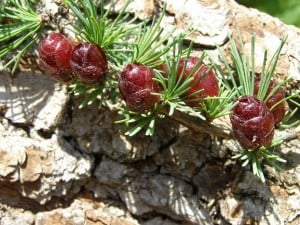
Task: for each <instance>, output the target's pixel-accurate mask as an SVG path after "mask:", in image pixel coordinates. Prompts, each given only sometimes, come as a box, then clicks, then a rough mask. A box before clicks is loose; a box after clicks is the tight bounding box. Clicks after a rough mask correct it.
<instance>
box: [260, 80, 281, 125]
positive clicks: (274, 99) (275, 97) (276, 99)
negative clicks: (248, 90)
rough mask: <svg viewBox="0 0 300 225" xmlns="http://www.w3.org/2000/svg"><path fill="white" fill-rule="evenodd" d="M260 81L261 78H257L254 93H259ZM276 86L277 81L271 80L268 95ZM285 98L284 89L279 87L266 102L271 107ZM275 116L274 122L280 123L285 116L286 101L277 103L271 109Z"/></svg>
mask: <svg viewBox="0 0 300 225" xmlns="http://www.w3.org/2000/svg"><path fill="white" fill-rule="evenodd" d="M259 83H260V79H259V78H256V79H255V85H254V94H255V95H257V93H258V89H259V86H260V85H259ZM275 87H276V83H275V82H274V81H271V82H270V85H269V87H268V90H267V94H266V97H267V96H268V95H269V94H270V92H271V91H272V90H273V89H274V88H275ZM282 99H284V92H283V90H282V89H279V90H278V91H277V92H275V93H274V94H273V95H272V96H271V97H270V98H269V100H268V101H267V102H266V104H267V106H268V108H269V109H270V108H271V107H272V106H273V105H275V104H276V103H277V102H279V101H281V100H282ZM271 112H272V114H273V116H274V122H275V124H278V123H280V122H281V120H282V118H283V117H284V114H285V103H284V102H282V103H280V104H279V105H277V106H276V107H275V108H274V109H272V110H271Z"/></svg>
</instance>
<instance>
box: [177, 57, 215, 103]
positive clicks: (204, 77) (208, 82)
mask: <svg viewBox="0 0 300 225" xmlns="http://www.w3.org/2000/svg"><path fill="white" fill-rule="evenodd" d="M185 61H186V58H181V59H180V61H179V65H178V70H177V76H178V78H179V76H180V74H181V72H182V70H183V69H184V64H185ZM198 61H199V58H198V57H195V56H191V57H189V59H188V60H187V61H186V67H185V71H184V72H183V77H182V79H183V80H184V79H186V78H187V77H188V76H189V74H190V73H191V71H192V70H194V73H193V74H192V76H193V81H192V83H191V88H190V89H189V90H188V91H187V92H186V93H185V94H184V96H189V95H191V94H193V93H195V92H197V91H199V90H202V91H201V92H199V93H198V94H195V95H193V96H190V98H189V100H192V101H187V102H186V104H187V105H189V106H192V107H197V106H200V103H199V101H193V100H199V99H200V98H205V97H213V96H218V94H219V86H218V80H217V79H216V76H215V74H214V72H213V71H212V70H210V71H208V70H209V67H208V66H207V65H205V64H204V63H203V62H201V63H198V65H197V68H194V67H195V66H196V64H197V62H198Z"/></svg>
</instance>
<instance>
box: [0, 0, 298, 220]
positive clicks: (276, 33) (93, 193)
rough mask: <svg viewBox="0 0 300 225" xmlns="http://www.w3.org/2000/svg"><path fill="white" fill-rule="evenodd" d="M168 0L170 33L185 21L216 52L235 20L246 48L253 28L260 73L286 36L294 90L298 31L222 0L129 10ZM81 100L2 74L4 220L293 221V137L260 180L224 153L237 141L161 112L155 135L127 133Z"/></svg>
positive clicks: (0, 200) (284, 68)
mask: <svg viewBox="0 0 300 225" xmlns="http://www.w3.org/2000/svg"><path fill="white" fill-rule="evenodd" d="M44 2H47V6H46V9H45V12H46V14H49V15H51V17H57V21H64V24H65V23H67V20H65V19H64V18H63V17H64V16H66V14H61V12H65V11H62V8H63V5H62V4H61V2H60V1H56V0H55V1H51V0H49V1H48V0H47V1H44ZM124 2H125V1H121V0H120V1H117V3H116V4H115V10H116V11H117V10H119V9H120V7H121V5H122V4H124ZM164 2H166V3H167V9H166V10H167V13H166V18H165V19H164V21H163V22H164V26H165V27H166V30H169V29H171V28H172V27H178V28H179V30H180V29H184V28H186V27H187V26H190V29H194V30H195V33H194V35H192V36H190V37H189V39H192V40H194V41H195V42H196V44H197V46H200V47H201V48H204V49H205V48H209V51H210V52H211V54H213V55H215V54H217V51H216V50H215V49H214V48H213V47H215V45H216V44H219V45H223V47H224V48H225V49H226V48H227V46H228V35H229V34H232V35H233V37H236V35H237V32H236V30H237V29H239V30H240V32H241V34H242V38H243V40H244V44H245V46H246V49H245V50H246V51H247V50H249V49H250V48H249V46H250V37H251V34H252V33H256V35H257V45H256V54H257V57H256V60H257V63H258V67H257V68H256V70H257V71H259V70H260V69H261V66H260V65H259V62H262V61H261V59H262V52H263V51H264V50H268V52H270V54H271V53H273V52H274V50H275V49H276V48H277V45H278V43H279V40H280V39H281V38H282V37H283V36H284V35H285V34H288V40H287V43H286V45H285V47H284V50H283V53H282V55H281V56H280V61H279V66H278V68H277V70H276V78H277V79H278V80H284V79H286V78H287V76H292V77H293V78H294V79H295V80H294V83H292V84H291V85H290V86H289V89H288V90H286V91H287V92H292V91H294V90H297V89H299V82H300V70H299V68H300V31H299V29H297V28H295V27H293V26H287V25H284V24H282V23H281V22H280V21H279V20H278V19H274V18H272V17H270V16H268V15H266V14H263V13H260V12H258V11H257V10H253V9H247V8H245V7H241V6H239V5H237V4H236V3H235V2H234V1H225V0H212V1H196V0H184V1H169V0H162V1H154V0H139V1H132V3H131V4H130V5H129V7H128V11H129V12H131V13H134V14H136V15H137V16H138V17H139V18H142V19H143V18H146V17H150V16H152V15H154V14H155V13H156V12H158V11H160V10H161V9H162V5H163V3H164ZM225 53H227V52H226V51H225ZM80 102H81V99H77V98H74V97H71V98H69V96H68V94H67V93H66V91H65V88H64V87H63V86H62V85H60V84H58V83H56V82H54V81H53V80H51V79H50V78H48V77H47V76H46V75H43V74H40V73H38V72H37V73H32V72H28V71H27V72H23V73H21V74H19V75H18V76H17V77H16V78H13V79H11V78H10V77H9V76H8V75H7V74H0V224H1V225H14V224H16V225H21V224H22V225H23V224H25V225H27V224H28V225H29V224H37V225H45V224H46V225H47V224H49V225H50V224H88V225H99V224H101V225H103V224H105V225H106V224H107V225H108V224H110V225H138V224H141V225H176V224H178V225H179V224H220V225H223V224H225V225H226V224H234V225H235V224H236V225H240V224H261V225H268V224H272V225H273V224H274V225H296V224H297V225H298V224H300V217H299V215H300V206H299V202H300V191H299V190H300V189H299V183H300V175H299V174H300V165H299V163H300V156H299V146H300V140H299V138H298V139H293V140H290V141H288V142H286V143H284V144H283V145H282V146H281V148H280V149H277V150H278V153H279V154H280V155H281V156H282V157H283V158H285V159H287V163H286V164H285V165H282V167H283V168H284V172H282V173H276V172H275V171H274V170H273V169H271V168H270V167H268V166H265V171H266V175H267V183H266V184H262V183H261V182H260V181H259V180H258V179H257V178H256V177H255V176H253V175H252V173H250V172H249V168H241V167H240V164H239V163H238V162H236V161H233V160H232V159H231V157H232V155H233V154H235V153H236V152H238V151H239V148H238V146H237V145H236V142H235V141H233V140H223V139H217V138H211V137H208V136H206V137H202V136H199V135H198V134H195V133H191V132H190V131H189V130H187V129H186V128H183V127H181V126H178V124H175V123H174V122H172V121H166V120H165V121H164V122H162V123H160V124H158V126H157V130H156V133H155V135H154V136H153V137H145V136H143V135H142V134H141V135H138V136H136V137H133V138H129V137H127V136H124V135H123V134H124V130H123V127H121V126H119V125H116V124H114V121H115V120H116V119H117V117H118V115H117V114H116V113H114V112H111V111H110V110H109V109H106V108H103V109H101V110H99V109H97V106H96V105H90V106H88V107H86V108H84V109H78V106H79V104H80ZM297 129H298V132H299V130H300V128H299V127H298V128H297ZM291 132H294V130H287V131H280V132H279V131H277V133H276V134H277V135H279V134H285V133H287V134H288V133H291Z"/></svg>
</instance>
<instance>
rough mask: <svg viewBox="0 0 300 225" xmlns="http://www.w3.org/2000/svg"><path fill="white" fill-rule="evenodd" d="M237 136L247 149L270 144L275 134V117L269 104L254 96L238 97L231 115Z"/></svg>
mask: <svg viewBox="0 0 300 225" xmlns="http://www.w3.org/2000/svg"><path fill="white" fill-rule="evenodd" d="M230 121H231V124H232V129H233V132H234V135H235V137H236V138H237V140H238V141H239V142H240V143H241V145H242V146H244V147H245V148H247V149H257V148H259V147H261V146H268V145H269V144H270V143H271V142H272V139H273V136H274V117H273V114H272V113H271V112H270V110H269V108H268V107H267V105H266V104H265V103H264V102H263V101H260V100H259V99H257V98H256V97H253V96H243V97H241V98H239V99H238V105H237V106H235V108H234V109H233V113H232V114H231V116H230Z"/></svg>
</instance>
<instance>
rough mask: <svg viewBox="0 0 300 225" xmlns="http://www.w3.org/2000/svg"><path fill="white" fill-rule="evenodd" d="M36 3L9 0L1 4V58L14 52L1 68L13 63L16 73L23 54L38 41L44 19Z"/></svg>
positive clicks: (30, 0) (31, 0)
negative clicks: (37, 9) (39, 13)
mask: <svg viewBox="0 0 300 225" xmlns="http://www.w3.org/2000/svg"><path fill="white" fill-rule="evenodd" d="M36 4H37V1H33V0H8V1H6V4H5V6H1V8H0V46H1V47H0V58H1V59H3V58H4V57H5V56H8V55H9V54H10V53H13V55H12V56H10V57H9V59H8V60H6V62H5V65H4V66H3V68H1V70H3V69H6V68H7V67H9V66H10V65H13V66H12V69H11V72H12V73H14V72H15V71H16V69H17V66H18V64H19V61H20V59H21V58H22V56H23V55H24V54H25V53H26V51H27V50H28V49H29V48H30V47H31V46H32V45H33V44H34V43H35V42H36V41H37V39H38V34H39V31H40V29H41V27H42V19H41V18H40V16H39V15H38V13H37V12H36V11H35V9H34V7H33V5H36Z"/></svg>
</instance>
